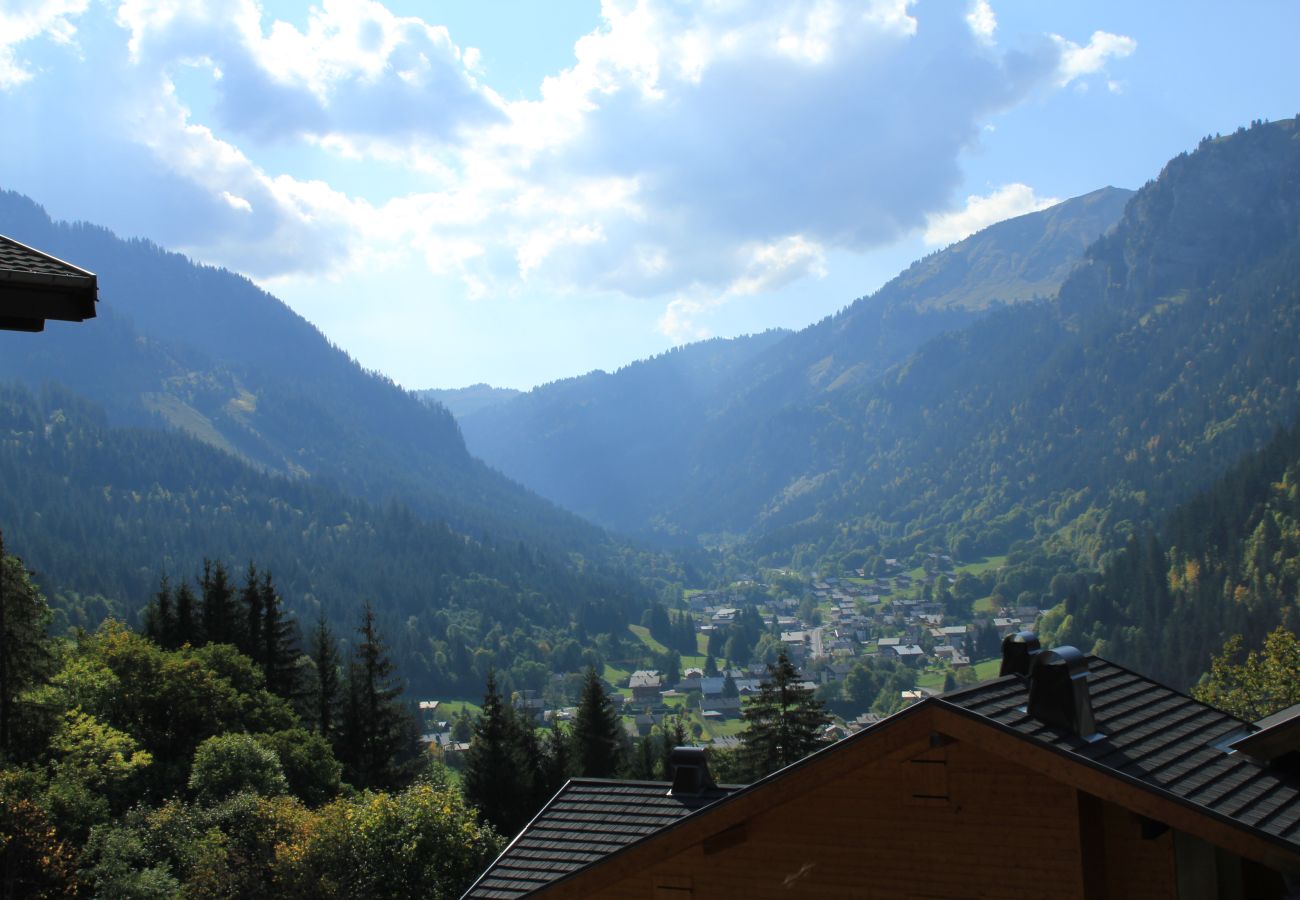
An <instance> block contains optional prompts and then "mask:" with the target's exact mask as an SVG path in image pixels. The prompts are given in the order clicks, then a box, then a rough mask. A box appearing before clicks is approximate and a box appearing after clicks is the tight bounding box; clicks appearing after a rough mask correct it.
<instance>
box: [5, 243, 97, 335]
mask: <svg viewBox="0 0 1300 900" xmlns="http://www.w3.org/2000/svg"><path fill="white" fill-rule="evenodd" d="M98 299H99V282H98V279H97V278H96V277H95V273H93V272H88V271H86V270H85V269H82V268H79V267H77V266H74V265H72V264H71V263H68V262H64V261H63V260H61V259H59V258H58V257H55V256H51V255H49V254H48V253H43V252H41V251H40V250H37V249H35V248H33V247H29V246H27V245H26V244H23V243H20V242H19V241H15V240H14V239H13V238H8V237H5V236H4V235H0V329H5V330H8V331H43V330H44V329H45V322H46V321H47V320H49V319H54V320H57V321H62V322H83V321H85V320H86V319H92V318H94V317H95V303H96V302H97V301H98Z"/></svg>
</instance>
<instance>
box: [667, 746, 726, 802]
mask: <svg viewBox="0 0 1300 900" xmlns="http://www.w3.org/2000/svg"><path fill="white" fill-rule="evenodd" d="M668 761H669V763H671V764H672V767H673V786H672V787H671V788H670V789H669V790H668V795H669V796H670V797H681V796H687V795H693V794H702V793H704V792H705V791H710V790H713V789H714V788H716V787H717V785H716V784H714V782H713V776H712V775H711V774H709V760H708V758H707V757H706V756H705V753H704V748H703V747H674V748H673V752H672V753H671V754H669V756H668Z"/></svg>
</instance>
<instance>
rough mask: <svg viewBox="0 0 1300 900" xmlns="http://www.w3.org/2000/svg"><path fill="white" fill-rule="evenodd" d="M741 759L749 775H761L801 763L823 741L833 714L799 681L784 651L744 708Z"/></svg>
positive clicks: (759, 776) (760, 776)
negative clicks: (823, 731) (824, 730)
mask: <svg viewBox="0 0 1300 900" xmlns="http://www.w3.org/2000/svg"><path fill="white" fill-rule="evenodd" d="M740 715H741V718H742V719H744V721H745V724H746V726H747V727H746V729H745V731H744V733H743V734H742V735H741V738H740V741H741V760H742V763H743V764H744V766H745V767H746V768H747V769H748V771H749V774H750V777H752V778H755V779H757V778H762V777H763V776H764V775H768V774H770V773H772V772H775V771H776V770H777V769H783V768H785V767H786V766H788V765H790V764H791V763H795V762H798V761H799V760H801V759H803V758H804V757H805V756H807V755H808V754H809V753H811V752H813V751H814V750H816V749H817V748H818V747H820V746H821V745H822V744H823V739H822V737H821V731H822V729H823V728H825V726H826V725H828V724H830V721H831V719H830V716H828V715H827V714H826V712H825V710H824V709H823V708H822V705H821V703H820V702H819V701H818V700H817V699H816V697H814V696H813V692H812V691H810V690H808V689H807V688H805V687H803V686H802V685H800V684H799V673H798V672H797V671H795V668H794V666H793V665H791V664H790V660H789V659H788V658H787V657H786V655H785V652H784V651H782V652H781V654H780V656H779V657H778V658H777V661H776V664H775V665H770V666H768V679H767V681H766V682H765V683H764V684H763V686H762V687H761V689H760V690H759V694H758V696H757V697H755V698H754V699H752V700H751V701H750V702H749V703H748V704H747V705H746V706H745V708H744V709H743V710H742V711H741V714H740Z"/></svg>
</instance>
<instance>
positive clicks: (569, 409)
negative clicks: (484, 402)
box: [461, 331, 788, 531]
mask: <svg viewBox="0 0 1300 900" xmlns="http://www.w3.org/2000/svg"><path fill="white" fill-rule="evenodd" d="M787 334H788V333H787V332H782V331H769V332H766V333H764V334H759V335H752V336H747V337H742V338H736V339H733V340H720V339H715V340H711V341H703V342H700V343H697V344H691V345H689V346H686V347H681V348H678V349H675V350H670V351H669V352H667V353H664V354H661V355H659V356H656V357H653V358H651V359H647V360H642V361H640V362H635V363H632V364H631V365H629V366H626V367H624V368H622V369H619V370H618V371H617V372H614V373H606V372H601V371H596V372H591V373H588V374H587V375H583V376H581V377H579V378H569V379H564V380H562V381H556V382H552V383H550V384H546V385H542V386H541V387H538V388H535V389H534V390H532V391H530V392H529V393H527V394H522V395H520V396H518V397H515V398H512V399H510V400H507V401H505V402H503V403H498V404H494V405H492V406H490V407H486V408H483V409H480V410H478V411H476V412H473V413H469V414H467V415H465V416H463V417H462V418H461V423H462V427H463V428H464V429H465V431H466V435H467V438H466V439H467V441H468V442H469V443H470V445H471V447H472V448H473V452H474V453H475V454H478V455H481V456H483V458H484V459H486V460H487V461H488V462H489V463H490V464H491V465H494V466H497V467H499V468H500V469H501V470H502V471H503V472H505V473H507V474H508V475H510V476H511V477H512V478H517V479H519V480H520V481H521V482H523V483H524V484H527V485H529V486H530V487H533V488H534V489H535V490H537V491H538V492H539V493H541V494H542V495H543V496H545V497H549V498H551V499H553V500H555V501H556V502H557V503H560V504H561V505H563V506H564V507H566V508H567V509H572V510H574V511H575V512H578V513H580V514H581V515H584V516H587V517H589V518H591V519H593V520H595V521H597V522H601V523H606V524H609V525H611V526H615V527H619V528H622V529H625V530H628V531H637V530H644V523H645V522H647V521H648V520H649V519H650V518H651V517H653V516H654V515H655V514H656V513H657V512H659V510H660V507H659V505H658V504H659V503H660V502H661V500H662V498H661V496H660V494H661V491H662V487H663V486H664V485H672V484H676V483H679V482H680V479H681V477H682V474H683V472H685V471H686V470H687V469H688V468H689V466H690V465H691V464H692V458H691V448H692V446H693V444H694V442H695V440H696V437H697V435H696V431H697V429H699V428H700V427H702V426H703V425H704V424H705V423H706V422H707V421H708V419H709V416H710V413H711V410H712V409H713V407H714V406H715V405H716V404H717V402H718V400H719V398H720V397H725V396H728V395H730V394H732V393H734V392H735V391H737V390H740V389H741V386H742V385H743V383H744V380H745V379H746V378H747V373H748V368H747V366H748V364H749V363H750V362H752V360H753V359H754V358H755V356H757V355H758V354H761V353H762V352H763V351H764V350H766V349H768V348H770V347H772V346H773V345H774V344H777V343H779V342H780V341H781V340H782V339H783V338H785V337H786V335H787Z"/></svg>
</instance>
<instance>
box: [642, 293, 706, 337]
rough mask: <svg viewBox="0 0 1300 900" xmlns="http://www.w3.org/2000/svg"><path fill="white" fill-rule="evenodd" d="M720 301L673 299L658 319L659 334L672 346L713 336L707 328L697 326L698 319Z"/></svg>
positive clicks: (687, 298)
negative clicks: (670, 342) (672, 344)
mask: <svg viewBox="0 0 1300 900" xmlns="http://www.w3.org/2000/svg"><path fill="white" fill-rule="evenodd" d="M719 303H720V301H718V300H715V301H713V302H706V301H703V300H695V299H692V298H690V297H674V298H673V299H672V300H671V301H669V303H668V305H667V306H666V307H665V308H664V313H663V315H662V316H660V317H659V322H658V324H657V328H658V330H659V333H660V334H662V335H663V336H664V337H666V338H668V340H670V341H672V342H673V343H674V344H685V343H689V342H690V341H702V340H704V339H706V338H710V337H712V336H713V333H712V332H711V331H710V330H709V328H708V326H706V325H701V324H699V317H700V316H701V315H702V314H704V313H705V312H707V311H708V310H710V309H712V308H714V307H716V306H718V305H719Z"/></svg>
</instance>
